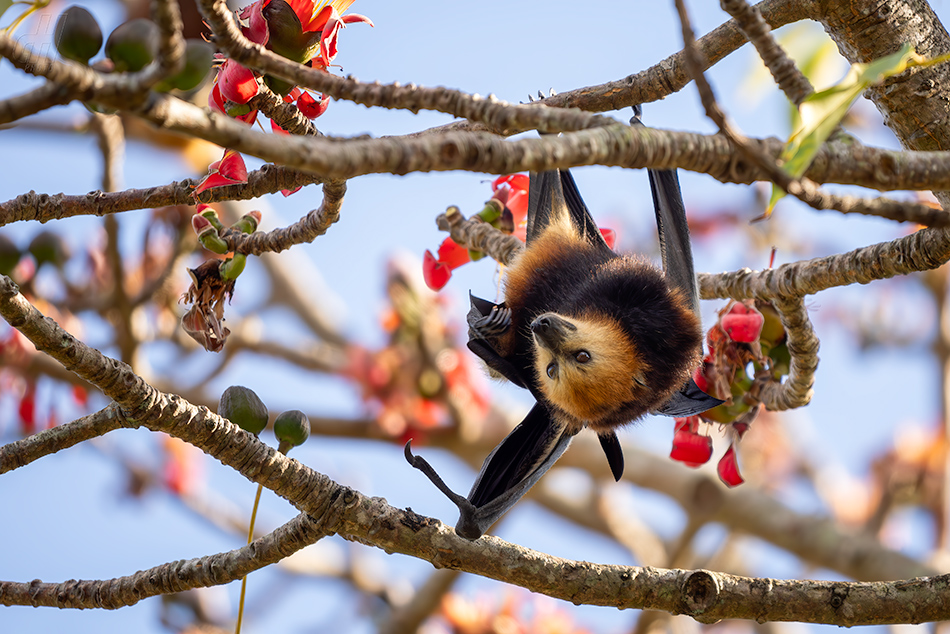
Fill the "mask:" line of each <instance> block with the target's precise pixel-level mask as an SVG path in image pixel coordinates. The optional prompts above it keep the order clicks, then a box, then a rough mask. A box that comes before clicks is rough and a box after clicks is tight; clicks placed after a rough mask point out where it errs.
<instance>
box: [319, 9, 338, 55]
mask: <svg viewBox="0 0 950 634" xmlns="http://www.w3.org/2000/svg"><path fill="white" fill-rule="evenodd" d="M342 28H343V21H342V20H340V19H339V18H338V17H337V15H336V12H335V11H334V12H333V15H331V16H330V19H329V20H327V23H326V26H324V27H323V34H322V35H321V36H320V57H322V58H323V63H324V64H325V65H329V64H330V62H332V61H333V58H335V57H336V55H337V53H339V48H338V46H337V42H338V39H339V34H340V29H342Z"/></svg>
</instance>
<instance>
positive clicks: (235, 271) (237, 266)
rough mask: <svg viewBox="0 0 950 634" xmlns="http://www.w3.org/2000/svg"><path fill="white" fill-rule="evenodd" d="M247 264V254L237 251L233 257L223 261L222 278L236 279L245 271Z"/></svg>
mask: <svg viewBox="0 0 950 634" xmlns="http://www.w3.org/2000/svg"><path fill="white" fill-rule="evenodd" d="M245 264H247V256H246V255H244V254H243V253H235V254H234V256H233V257H230V258H228V259H227V260H225V261H224V262H222V263H221V268H220V271H221V278H222V279H225V280H236V279H237V278H238V275H240V274H241V273H243V272H244V265H245Z"/></svg>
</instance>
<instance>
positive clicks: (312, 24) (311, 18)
mask: <svg viewBox="0 0 950 634" xmlns="http://www.w3.org/2000/svg"><path fill="white" fill-rule="evenodd" d="M289 2H290V6H291V8H292V9H293V10H294V13H296V14H297V17H298V18H300V26H301V28H302V29H303V32H304V33H316V32H317V31H320V30H322V29H323V27H324V25H326V23H327V21H328V20H329V19H330V16H331V15H333V14H334V13H336V9H334V8H333V5H329V4H328V5H327V6H325V7H323V8H322V9H320V12H319V13H317V14H316V15H314V14H313V0H289Z"/></svg>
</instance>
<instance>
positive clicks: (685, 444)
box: [670, 416, 712, 467]
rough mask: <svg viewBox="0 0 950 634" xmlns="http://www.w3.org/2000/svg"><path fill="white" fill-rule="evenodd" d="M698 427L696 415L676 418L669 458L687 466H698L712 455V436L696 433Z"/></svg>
mask: <svg viewBox="0 0 950 634" xmlns="http://www.w3.org/2000/svg"><path fill="white" fill-rule="evenodd" d="M698 427H699V418H698V417H696V416H690V417H689V418H677V419H676V432H675V433H674V434H673V448H672V449H671V450H670V458H672V459H673V460H677V461H679V462H682V463H683V464H685V465H686V466H688V467H698V466H700V465H703V464H705V463H706V462H708V461H709V458H710V457H711V456H712V438H710V437H709V436H702V435H700V434H699V433H697V431H696V430H697V429H698Z"/></svg>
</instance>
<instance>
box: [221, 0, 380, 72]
mask: <svg viewBox="0 0 950 634" xmlns="http://www.w3.org/2000/svg"><path fill="white" fill-rule="evenodd" d="M351 4H353V0H333V1H332V2H330V3H329V4H326V0H322V1H317V2H315V1H314V0H258V1H257V2H255V3H253V4H251V5H249V6H246V7H244V8H243V9H241V11H240V12H239V13H238V17H239V18H240V20H241V31H242V32H243V33H244V36H245V37H246V38H247V39H249V40H251V41H252V42H256V43H258V44H262V45H264V46H266V47H267V48H269V49H270V50H272V51H274V52H275V53H277V54H278V55H282V56H284V57H286V58H288V59H292V60H294V61H296V62H300V63H301V64H307V63H310V64H311V65H312V66H313V67H314V68H326V67H327V66H329V65H330V62H331V61H333V58H334V57H336V56H337V53H338V52H339V50H338V38H339V32H340V29H341V28H343V27H345V26H346V25H347V24H352V23H353V22H365V23H367V24H369V25H370V26H373V22H372V21H371V20H370V19H369V18H367V17H366V16H363V15H359V14H356V13H352V14H350V15H341V14H342V12H343V11H345V10H346V9H347V8H348V7H349V6H350V5H351Z"/></svg>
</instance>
